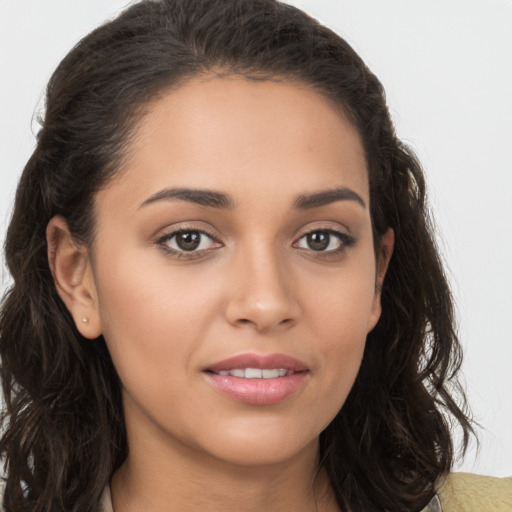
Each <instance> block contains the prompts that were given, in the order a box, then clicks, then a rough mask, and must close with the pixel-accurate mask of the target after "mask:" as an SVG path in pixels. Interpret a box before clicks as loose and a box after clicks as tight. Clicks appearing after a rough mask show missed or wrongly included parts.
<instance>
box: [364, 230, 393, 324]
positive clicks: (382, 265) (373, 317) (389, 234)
mask: <svg viewBox="0 0 512 512" xmlns="http://www.w3.org/2000/svg"><path fill="white" fill-rule="evenodd" d="M394 246H395V232H394V231H393V230H392V229H391V228H389V229H388V230H387V231H386V232H385V233H384V234H383V235H382V237H381V239H380V251H379V254H378V256H377V271H376V275H375V295H374V298H373V304H372V309H371V313H370V317H369V319H368V331H367V332H370V331H371V330H372V329H373V328H374V327H375V326H376V325H377V322H378V321H379V318H380V315H381V313H382V307H381V302H380V297H381V291H382V285H383V284H384V278H385V277H386V272H387V270H388V266H389V262H390V260H391V256H392V254H393V247H394Z"/></svg>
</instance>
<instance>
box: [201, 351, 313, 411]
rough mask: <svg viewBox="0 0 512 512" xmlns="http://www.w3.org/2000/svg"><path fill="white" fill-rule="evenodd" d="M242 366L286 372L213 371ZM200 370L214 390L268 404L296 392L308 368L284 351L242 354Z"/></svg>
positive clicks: (230, 396) (240, 399) (243, 399)
mask: <svg viewBox="0 0 512 512" xmlns="http://www.w3.org/2000/svg"><path fill="white" fill-rule="evenodd" d="M244 368H257V369H261V370H272V369H281V370H287V372H288V373H287V375H286V376H284V377H276V378H252V379H249V378H244V377H235V376H232V375H218V374H217V373H215V372H225V371H229V370H236V369H244ZM203 373H204V375H205V377H206V379H207V381H208V382H209V383H210V384H211V385H212V386H213V387H214V388H215V389H216V390H217V391H219V392H220V393H222V394H223V395H226V396H228V397H229V398H232V399H234V400H237V401H240V402H244V403H247V404H252V405H271V404H276V403H279V402H281V401H283V400H285V399H286V398H288V397H290V396H292V395H293V394H295V393H296V392H298V391H299V390H300V389H301V388H302V387H303V386H304V384H305V382H306V379H307V378H308V375H309V368H308V366H307V365H306V364H305V363H303V362H302V361H299V360H298V359H295V358H293V357H290V356H287V355H284V354H271V355H267V356H259V355H257V354H242V355H239V356H235V357H232V358H229V359H225V360H223V361H219V362H217V363H215V364H213V365H211V366H209V367H208V368H206V369H205V370H204V372H203Z"/></svg>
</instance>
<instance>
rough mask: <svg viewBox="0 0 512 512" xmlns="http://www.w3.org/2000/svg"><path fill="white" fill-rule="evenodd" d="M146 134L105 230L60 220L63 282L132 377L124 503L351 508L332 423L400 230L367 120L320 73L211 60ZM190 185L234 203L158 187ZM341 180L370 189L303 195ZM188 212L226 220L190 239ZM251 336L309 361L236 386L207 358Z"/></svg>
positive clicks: (246, 349)
mask: <svg viewBox="0 0 512 512" xmlns="http://www.w3.org/2000/svg"><path fill="white" fill-rule="evenodd" d="M135 135H136V136H135V137H134V139H133V142H132V143H131V146H130V147H129V155H130V156H129V158H128V159H127V161H126V164H125V167H124V168H123V169H122V172H120V173H119V175H118V176H117V177H116V178H114V179H113V180H112V182H111V183H110V184H109V185H108V186H107V187H106V188H105V189H103V190H101V191H100V192H99V193H98V194H97V196H96V198H95V215H96V221H97V230H96V234H95V239H94V242H93V245H92V247H89V248H87V247H82V246H80V245H79V244H77V243H75V242H74V241H73V239H72V237H71V235H70V234H69V230H68V228H67V225H66V222H65V220H64V219H62V218H60V217H56V218H54V219H53V220H52V221H51V223H50V225H49V227H48V240H49V247H50V250H49V254H50V264H51V268H52V271H53V275H54V278H55V282H56V286H57V289H58V291H59V293H60V295H61V297H62V298H63V300H64V302H65V303H66V305H67V307H68V309H69V310H70V312H71V314H72V315H73V317H74V318H75V321H76V324H77V326H78V328H79V330H80V331H81V333H82V334H83V335H84V336H86V337H88V338H91V340H92V339H94V338H96V337H97V336H99V335H100V334H102V335H103V336H104V338H105V340H106V343H107V345H108V348H109V351H110V353H111V355H112V358H113V361H114V364H115V367H116V369H117V371H118V373H119V376H120V378H121V381H122V383H123V387H124V391H123V393H124V406H125V418H126V425H127V431H128V438H129V447H130V453H129V456H128V459H127V460H126V462H125V463H124V464H123V466H122V467H121V468H120V470H119V471H118V472H117V473H116V474H115V475H114V477H113V480H112V485H111V487H112V497H113V504H114V509H115V511H116V512H129V511H135V510H153V511H164V510H165V511H167V510H172V511H182V510H183V511H185V510H205V511H216V510H219V511H220V510H244V511H262V510H265V511H266V512H268V511H278V510H287V511H288V510H296V511H301V510H304V511H305V510H322V511H331V510H338V508H337V506H336V504H335V502H334V500H333V498H332V495H331V492H330V489H329V484H328V482H327V478H326V476H325V475H324V474H323V473H322V472H320V473H319V474H318V476H317V471H316V468H317V463H318V438H319V434H320V432H321V431H322V430H323V429H324V428H325V427H326V426H327V425H328V424H329V422H330V421H331V420H332V419H333V417H334V416H335V415H336V414H337V412H338V411H339V410H340V408H341V407H342V405H343V403H344V401H345V399H346V397H347V395H348V393H349V391H350V389H351V387H352V385H353V382H354V379H355V377H356V374H357V372H358V369H359V367H360V364H361V358H362V355H363V350H364V346H365V340H366V335H367V333H368V332H369V331H370V330H371V329H372V328H373V327H374V326H375V324H376V322H377V321H378V319H379V316H380V313H381V309H380V297H379V293H378V289H380V288H379V287H380V285H382V281H383V279H384V274H385V271H386V267H387V262H388V260H389V257H390V255H391V252H392V246H393V233H392V231H391V230H390V231H388V233H386V234H385V235H384V237H383V239H382V246H383V248H384V251H383V254H384V256H383V257H382V260H381V261H378V262H376V261H375V252H374V246H373V240H372V229H371V219H370V212H369V206H368V205H369V187H368V177H367V169H366V161H365V156H364V151H363V147H362V143H361V140H360V137H359V134H358V133H357V131H356V130H355V129H354V127H353V126H352V125H351V124H350V123H349V122H348V121H347V120H346V118H345V117H344V116H343V115H342V114H341V113H340V111H339V109H336V108H334V106H333V105H332V104H331V103H330V102H329V101H328V100H327V99H325V98H324V97H322V96H321V95H319V94H318V93H316V92H313V91H311V90H310V89H308V88H307V87H306V86H303V85H300V84H296V83H290V82H287V81H266V82H253V81H249V80H246V79H244V78H241V77H228V78H217V77H211V76H208V77H200V78H196V79H193V80H191V81H189V82H188V83H187V84H185V85H183V86H181V87H180V88H179V89H177V90H174V91H172V92H169V93H167V94H165V95H163V96H161V97H159V98H158V99H157V100H155V102H154V103H153V104H152V108H151V110H150V112H149V113H148V114H147V115H146V116H145V117H144V119H143V120H142V121H141V122H140V124H139V126H138V127H137V130H136V134H135ZM176 187H178V188H189V189H203V190H204V189H207V190H214V191H218V192H222V193H223V194H226V195H228V196H229V198H230V200H231V201H232V203H233V205H232V208H218V207H212V206H204V205H199V204H196V203H193V202H190V201H186V200H183V199H176V198H174V199H160V200H153V201H151V202H149V203H147V201H148V199H149V198H152V197H153V198H154V196H155V194H158V193H159V192H161V191H162V190H166V189H169V188H176ZM340 188H344V189H349V190H350V191H351V192H353V193H355V194H357V196H358V197H359V198H361V200H362V201H359V200H356V199H354V198H355V197H356V196H355V195H354V196H351V197H349V198H345V199H340V200H335V201H332V202H328V204H323V205H321V206H316V207H310V208H302V209H296V208H294V203H295V202H296V201H297V198H298V197H300V196H303V195H305V194H312V193H316V192H319V191H325V190H335V189H337V190H339V189H340ZM144 203H147V204H144ZM178 228H180V229H186V230H189V231H191V230H196V231H197V230H206V231H207V232H208V233H209V234H211V235H212V237H211V238H210V237H209V236H205V235H200V236H201V246H200V248H199V250H198V251H193V252H185V251H181V256H180V257H178V256H177V254H175V253H170V252H169V248H171V249H172V248H174V250H175V251H176V250H179V246H178V245H177V244H176V242H177V240H176V237H174V238H172V235H173V232H175V231H176V229H178ZM315 230H316V233H317V235H318V231H323V232H324V233H325V232H326V231H329V230H331V233H330V234H328V235H327V236H328V240H329V245H328V247H327V249H326V250H318V246H316V245H315V246H313V248H312V245H311V244H310V243H309V242H308V238H307V236H306V234H307V233H308V232H311V231H315ZM334 232H339V233H341V234H342V235H341V237H342V238H341V239H340V238H339V237H338V236H337V235H335V234H334ZM165 236H167V239H164V237H165ZM83 317H86V319H87V321H86V322H83V321H82V318H83ZM94 342H95V341H91V343H94ZM245 353H254V354H259V355H265V354H273V353H283V354H286V355H289V356H292V357H294V358H297V359H299V360H301V361H303V362H305V363H306V364H307V367H308V373H307V378H305V380H304V384H303V385H302V386H301V387H300V389H299V390H298V391H297V392H295V393H294V394H293V395H292V396H290V397H288V398H286V399H285V400H283V401H281V402H279V403H277V404H273V405H252V404H247V403H243V402H240V401H238V400H234V399H232V398H230V397H226V396H225V395H223V394H221V393H219V391H218V390H217V389H215V388H214V387H213V386H212V385H211V384H210V383H209V382H208V380H207V379H206V378H205V374H204V372H203V370H204V369H205V368H207V367H208V366H209V365H211V364H213V363H214V362H217V361H220V360H224V359H226V358H229V357H232V356H236V355H239V354H245ZM315 476H317V478H315ZM241 496H243V501H242V502H241ZM170 504H172V508H169V506H170Z"/></svg>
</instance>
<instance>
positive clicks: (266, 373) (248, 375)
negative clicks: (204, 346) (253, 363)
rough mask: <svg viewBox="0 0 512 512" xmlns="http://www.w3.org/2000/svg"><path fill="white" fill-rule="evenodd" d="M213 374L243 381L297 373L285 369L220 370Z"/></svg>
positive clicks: (274, 377) (275, 377)
mask: <svg viewBox="0 0 512 512" xmlns="http://www.w3.org/2000/svg"><path fill="white" fill-rule="evenodd" d="M212 373H215V375H223V376H228V375H230V376H231V377H240V378H242V379H278V378H280V377H287V376H289V375H292V374H293V373H295V372H294V371H293V370H286V369H285V368H273V369H262V368H234V369H232V370H220V371H218V372H212Z"/></svg>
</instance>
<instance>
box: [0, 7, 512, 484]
mask: <svg viewBox="0 0 512 512" xmlns="http://www.w3.org/2000/svg"><path fill="white" fill-rule="evenodd" d="M190 1H193V0H190ZM290 3H294V4H295V5H298V6H299V7H302V8H303V9H305V10H306V11H308V12H309V13H311V14H312V15H313V16H315V17H317V18H318V19H319V20H320V21H322V22H323V23H324V24H326V25H328V26H330V27H331V28H333V29H334V30H336V31H337V32H338V33H339V34H341V35H342V36H343V37H344V38H345V39H347V40H348V42H349V43H350V44H352V46H353V47H354V48H355V49H356V51H357V52H358V53H359V54H360V55H361V56H362V57H363V59H364V60H365V61H366V62H367V64H368V65H369V67H370V68H371V69H372V70H373V71H374V72H375V73H376V74H377V76H378V77H379V78H380V80H381V81H382V83H383V84H384V87H385V89H386V91H387V96H388V103H389V107H390V109H391V112H392V115H393V118H394V121H395V123H396V128H397V132H398V134H399V136H400V137H401V138H402V139H403V140H404V141H406V142H407V143H408V144H410V145H411V146H412V147H413V148H414V149H415V151H416V152H417V154H418V155H419V157H420V159H421V161H422V163H423V165H424V168H425V170H426V174H427V179H428V183H429V196H430V202H431V205H432V207H433V210H434V213H435V216H436V219H437V223H438V227H439V233H440V243H441V247H442V251H443V255H444V258H445V260H446V263H447V267H448V270H449V275H450V279H451V282H452V285H453V290H454V295H455V298H456V301H457V305H458V317H459V325H460V328H459V330H460V335H461V339H462V342H463V344H464V347H465V352H466V357H465V361H464V364H463V372H464V376H465V381H466V385H467V389H468V396H469V399H470V402H471V404H472V406H473V410H474V413H475V416H476V419H477V420H478V421H479V422H480V424H481V425H482V427H483V429H481V430H480V439H481V446H480V454H479V456H478V458H475V450H474V446H473V448H472V449H471V450H470V452H469V454H468V456H467V458H466V460H465V461H464V462H463V463H459V464H458V466H457V467H458V468H459V469H462V470H466V471H476V472H480V473H484V474H489V475H496V476H504V475H512V435H511V431H512V335H511V329H510V321H511V317H512V261H511V254H512V241H511V240H512V206H511V204H512V201H511V200H510V196H511V191H512V177H511V176H512V151H511V150H510V146H511V145H512V30H511V27H512V0H449V1H448V0H415V1H411V0H385V1H383V0H350V1H349V0H296V1H293V2H290ZM126 5H127V1H126V0H74V1H70V0H0V239H2V240H3V239H4V235H5V229H6V225H7V222H8V218H9V212H10V208H11V204H12V201H13V198H14V193H15V187H16V182H17V180H18V178H19V175H20V173H21V170H22V169H23V166H24V163H25V162H26V160H27V159H28V157H29V155H30V153H31V150H32V148H33V147H34V141H35V139H34V133H36V132H37V124H36V123H35V122H34V117H35V116H34V113H35V112H37V111H38V110H40V109H41V108H42V98H43V93H44V87H45V84H46V82H47V80H48V79H49V77H50V75H51V72H52V71H53V69H54V68H55V67H56V66H57V64H58V63H59V61H60V60H61V59H62V58H63V57H64V55H65V54H66V53H67V52H68V51H69V49H70V48H71V47H72V46H73V45H74V44H75V43H76V42H77V41H78V40H79V39H80V38H81V37H82V36H84V35H85V34H86V33H88V32H89V31H90V30H91V29H93V28H94V27H96V26H97V25H98V24H99V23H101V22H102V21H104V20H106V19H107V18H110V17H112V16H114V15H115V14H116V13H117V12H119V11H120V10H121V9H122V8H123V7H124V6H126ZM1 267H2V270H1V279H0V287H1V288H2V289H5V287H6V286H7V285H8V283H9V277H8V274H7V272H6V271H5V269H4V263H3V256H2V264H1Z"/></svg>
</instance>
